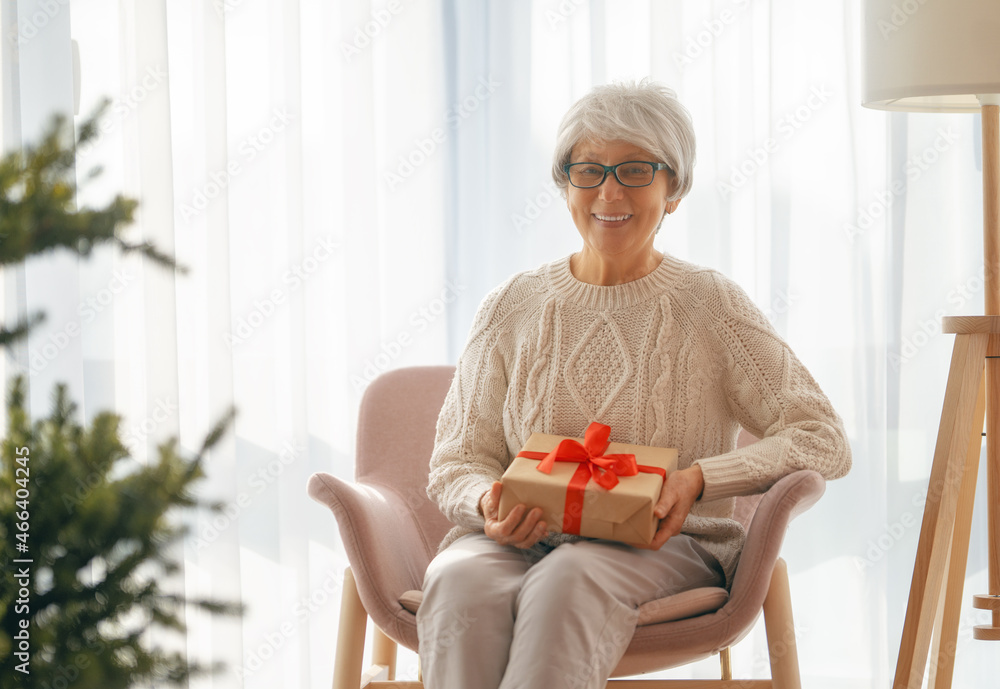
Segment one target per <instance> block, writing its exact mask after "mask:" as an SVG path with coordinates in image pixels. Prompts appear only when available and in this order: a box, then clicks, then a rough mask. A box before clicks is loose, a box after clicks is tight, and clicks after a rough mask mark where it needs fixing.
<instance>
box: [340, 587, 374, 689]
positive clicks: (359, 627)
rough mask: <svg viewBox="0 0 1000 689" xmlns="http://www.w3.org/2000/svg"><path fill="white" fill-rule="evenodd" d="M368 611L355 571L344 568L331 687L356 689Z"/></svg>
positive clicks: (358, 681)
mask: <svg viewBox="0 0 1000 689" xmlns="http://www.w3.org/2000/svg"><path fill="white" fill-rule="evenodd" d="M367 623H368V613H366V612H365V606H364V605H362V603H361V598H360V597H359V596H358V587H357V584H355V583H354V573H353V572H351V568H350V567H348V568H347V569H345V570H344V589H343V592H342V593H341V597H340V627H339V628H338V630H337V655H336V657H335V659H334V661H333V689H358V687H360V686H361V666H362V664H363V662H364V653H365V631H366V626H367Z"/></svg>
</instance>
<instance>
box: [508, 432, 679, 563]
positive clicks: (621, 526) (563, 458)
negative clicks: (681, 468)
mask: <svg viewBox="0 0 1000 689" xmlns="http://www.w3.org/2000/svg"><path fill="white" fill-rule="evenodd" d="M610 434H611V429H610V427H609V426H606V425H604V424H600V423H596V422H595V423H592V424H590V426H589V427H588V428H587V431H586V434H585V436H584V438H568V437H565V436H559V435H547V434H544V433H532V434H531V437H530V438H528V442H526V443H525V444H524V447H523V448H522V450H521V452H519V453H518V455H517V457H515V458H514V461H513V462H511V464H510V466H509V467H508V468H507V471H505V472H504V475H503V477H502V478H501V483H502V484H503V490H502V492H501V494H500V515H499V516H500V519H503V518H504V517H506V516H507V514H508V513H509V512H510V510H511V509H512V508H513V507H514V506H515V505H518V504H521V503H523V504H524V505H525V506H526V507H528V508H529V509H530V508H533V507H540V508H542V511H543V513H544V514H543V515H542V519H543V520H544V521H545V523H546V525H547V526H548V529H549V531H555V532H557V533H570V534H578V535H580V536H588V537H590V538H606V539H611V540H615V541H621V542H623V543H629V544H633V545H648V544H649V543H650V542H651V541H652V540H653V535H654V534H655V533H656V528H657V526H658V522H659V520H658V519H657V518H656V517H655V516H653V507H654V506H655V505H656V501H657V500H659V498H660V489H661V487H662V486H663V481H664V479H665V477H666V474H667V473H669V472H671V471H673V470H674V469H676V468H677V450H675V449H668V448H662V447H647V446H644V445H627V444H625V443H609V442H608V438H609V437H610Z"/></svg>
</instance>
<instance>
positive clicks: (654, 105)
mask: <svg viewBox="0 0 1000 689" xmlns="http://www.w3.org/2000/svg"><path fill="white" fill-rule="evenodd" d="M584 139H594V140H597V141H616V140H621V141H627V142H629V143H630V144H633V145H635V146H638V147H640V148H643V149H645V150H647V151H649V152H650V153H652V154H653V155H654V156H656V157H657V159H658V161H654V162H664V163H666V164H667V165H669V166H670V169H671V170H673V171H674V175H675V179H676V183H675V188H674V190H673V194H671V196H670V197H669V199H668V200H670V201H674V200H676V199H681V198H684V196H685V195H687V193H688V191H690V190H691V181H692V177H693V173H694V160H695V144H694V125H693V124H692V123H691V115H690V113H688V111H687V108H685V107H684V106H683V105H681V102H680V101H678V100H677V94H675V93H674V92H673V91H672V90H671V89H669V88H667V87H666V86H663V85H661V84H657V83H656V82H654V81H651V80H649V79H643V80H642V81H640V82H638V83H636V82H629V81H623V82H615V83H613V84H605V85H603V86H596V87H594V89H593V90H592V91H591V92H590V93H588V94H587V95H586V96H584V97H583V98H581V99H580V100H578V101H577V102H576V103H574V104H573V107H571V108H570V109H569V112H567V113H566V115H565V117H563V120H562V122H561V123H560V124H559V133H558V134H557V137H556V150H555V154H554V155H553V159H552V179H554V180H555V183H556V186H558V187H559V188H560V189H561V190H562V192H563V194H564V195H565V194H566V187H567V185H568V184H569V179H568V178H567V177H566V173H565V172H563V165H566V164H567V163H568V162H569V161H570V156H571V155H572V153H573V147H574V146H576V145H577V144H578V143H580V142H581V141H583V140H584Z"/></svg>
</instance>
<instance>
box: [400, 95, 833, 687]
mask: <svg viewBox="0 0 1000 689" xmlns="http://www.w3.org/2000/svg"><path fill="white" fill-rule="evenodd" d="M694 158H695V145H694V131H693V128H692V125H691V121H690V117H689V115H688V113H687V111H686V110H685V109H684V107H683V106H682V105H681V104H680V103H679V102H678V101H677V99H676V98H675V96H674V94H673V92H672V91H670V90H669V89H666V88H663V87H661V86H657V85H655V84H653V83H649V82H643V83H640V84H638V85H635V84H614V85H609V86H601V87H598V88H595V89H594V90H593V91H592V92H591V93H589V94H588V95H586V96H584V97H583V98H582V99H581V100H580V101H579V102H577V103H576V104H575V105H574V106H573V107H572V108H571V109H570V111H569V112H568V113H567V115H566V117H565V118H564V119H563V122H562V124H561V125H560V128H559V135H558V141H557V145H556V151H555V156H554V164H553V168H552V174H553V177H554V178H555V181H556V184H557V185H558V186H559V187H560V188H561V189H563V190H564V193H565V194H566V203H567V206H568V207H569V211H570V214H571V215H572V217H573V221H574V222H575V224H576V227H577V229H578V230H579V232H580V236H581V238H582V239H583V246H582V247H581V249H580V250H579V251H578V252H577V253H575V254H573V255H571V256H569V257H567V258H563V259H561V260H558V261H555V262H553V263H549V264H547V265H543V266H541V267H540V268H538V269H536V270H532V271H528V272H525V273H521V274H518V275H515V276H514V277H512V278H511V279H509V280H508V281H507V282H506V283H504V284H503V285H501V286H500V287H498V288H497V289H496V290H494V291H493V292H492V293H491V294H489V295H488V296H487V297H486V298H485V300H484V301H483V303H482V305H481V307H480V309H479V312H478V314H477V315H476V319H475V323H474V325H473V328H472V331H471V334H470V336H469V341H468V344H467V345H466V348H465V351H464V352H463V354H462V356H461V358H460V360H459V363H458V368H457V371H456V374H455V378H454V381H453V382H452V385H451V389H450V391H449V392H448V396H447V398H446V401H445V404H444V407H443V408H442V410H441V415H440V418H439V420H438V429H437V439H436V444H435V449H434V453H433V456H432V458H431V471H430V482H429V485H428V488H427V492H428V494H429V495H430V496H431V498H433V499H434V500H436V501H437V503H438V504H439V506H440V507H441V510H442V512H443V513H444V514H445V516H447V517H448V519H449V520H450V521H451V522H452V523H454V524H455V525H456V526H455V528H454V529H452V531H451V532H449V534H448V536H447V537H446V538H445V539H444V541H443V542H442V544H441V549H440V551H439V553H438V555H437V557H435V559H434V560H433V561H432V562H431V564H430V566H429V567H428V569H427V573H426V576H425V580H424V599H423V603H422V605H421V607H420V610H419V613H418V615H417V624H418V631H419V636H420V658H421V663H422V668H423V673H424V677H425V681H426V685H427V686H428V687H429V689H449V688H451V687H455V688H459V687H460V688H462V689H471V688H484V689H485V688H489V689H493V688H494V687H502V688H503V689H514V688H516V689H526V688H530V687H545V688H546V689H553V688H555V687H575V688H579V689H582V688H584V687H594V688H595V689H596V688H597V687H604V685H605V682H606V681H607V678H608V677H609V676H610V674H611V672H612V671H613V670H614V668H615V666H616V665H617V663H618V661H619V659H620V658H621V656H622V654H623V653H624V651H625V648H626V647H627V646H628V643H629V640H630V639H631V637H632V632H633V631H634V629H635V623H636V619H637V614H638V613H637V608H638V606H639V605H641V604H642V603H643V602H646V601H648V600H653V599H656V598H660V597H663V596H666V595H670V594H673V593H678V592H680V591H683V590H686V589H690V588H695V587H701V586H728V585H729V584H730V582H731V577H732V575H733V571H734V570H735V567H736V561H737V558H738V556H739V552H740V548H741V546H742V543H743V537H744V533H743V530H742V528H741V527H740V525H739V523H738V522H736V521H734V520H733V519H732V515H733V507H734V500H733V498H734V497H735V496H738V495H747V494H752V493H758V492H762V491H765V490H767V488H769V487H770V486H771V485H772V484H773V483H775V482H776V481H777V480H778V479H779V478H781V477H782V476H784V475H785V474H788V473H789V472H792V471H795V470H798V469H815V470H817V471H819V472H820V473H821V474H823V475H824V476H825V477H826V478H828V479H832V478H837V477H840V476H843V475H844V474H845V473H847V471H848V469H849V468H850V464H851V459H850V450H849V448H848V444H847V440H846V435H845V432H844V429H843V424H842V422H841V420H840V418H839V417H838V416H837V414H836V412H835V411H834V410H833V408H832V407H831V405H830V402H829V401H828V400H827V398H826V396H825V395H824V394H823V392H822V391H821V390H820V389H819V387H818V386H817V385H816V383H815V381H814V380H813V378H812V377H811V376H810V375H809V372H808V371H806V369H805V368H804V367H803V366H802V364H801V363H800V362H799V361H798V359H797V358H796V357H795V355H794V354H793V353H792V352H791V350H790V349H789V348H788V346H787V345H786V344H785V343H784V342H783V341H782V340H781V339H780V338H779V337H778V335H777V334H776V333H775V332H774V330H773V329H772V328H771V325H770V323H769V322H768V319H767V318H766V317H765V316H764V315H763V314H762V313H761V311H760V310H759V309H758V308H757V307H756V306H754V304H753V303H752V302H751V300H750V299H749V298H748V297H747V295H746V294H745V293H744V292H743V291H742V290H741V289H740V288H739V287H737V286H736V284H734V283H733V282H732V281H730V280H728V279H726V278H725V277H723V276H722V275H720V274H719V273H717V272H715V271H712V270H709V269H705V268H699V267H697V266H694V265H691V264H689V263H685V262H684V261H681V260H679V259H676V258H673V257H671V256H666V255H664V254H662V253H660V252H659V251H657V250H656V248H655V247H654V246H653V239H654V237H655V236H656V233H657V232H658V231H659V229H660V226H661V224H662V223H663V221H664V219H665V218H666V217H667V216H668V215H670V214H671V213H673V212H674V211H675V210H676V209H677V206H678V204H679V203H680V201H681V199H683V198H684V196H685V195H686V194H687V193H688V191H689V189H690V188H691V178H692V167H693V165H694ZM592 421H600V422H602V423H604V424H607V425H609V426H610V427H611V429H612V430H611V440H613V441H618V442H625V443H633V444H639V445H653V446H659V447H673V448H677V449H678V452H679V460H678V470H677V471H675V472H674V473H672V474H670V475H669V477H668V480H667V481H666V482H665V483H664V485H663V489H662V492H661V494H660V499H659V501H658V502H657V504H656V506H655V508H654V514H655V515H656V516H657V517H658V518H659V519H660V522H659V528H658V530H657V532H656V536H655V538H654V540H653V543H652V544H651V546H650V547H649V549H638V548H635V547H632V546H628V545H624V544H620V543H615V542H612V541H605V540H594V539H586V538H581V537H578V536H569V535H565V534H549V533H548V532H547V527H548V525H547V524H545V523H544V522H542V521H541V520H540V510H538V509H537V508H536V509H532V510H528V509H527V508H525V506H523V505H519V506H518V507H516V508H514V509H513V510H512V511H511V512H510V514H509V515H508V516H507V517H506V518H505V519H503V520H500V519H498V511H497V507H498V504H499V498H500V490H501V489H500V483H499V478H500V476H501V475H502V474H503V471H504V469H505V468H506V467H507V465H508V464H509V463H510V461H511V458H512V457H514V456H515V455H516V454H517V452H518V451H519V450H520V448H521V446H522V445H523V444H524V442H525V441H526V440H527V439H528V436H530V435H531V433H532V432H542V433H551V434H555V435H566V436H581V435H583V431H584V429H585V428H586V427H587V425H588V424H589V423H590V422H592ZM741 426H742V427H743V428H746V429H748V430H749V431H750V432H751V433H753V434H754V435H756V436H757V437H759V438H762V440H761V441H760V442H759V443H756V444H754V445H753V446H752V447H749V448H744V449H742V450H736V449H735V447H736V437H737V434H738V432H739V428H740V427H741Z"/></svg>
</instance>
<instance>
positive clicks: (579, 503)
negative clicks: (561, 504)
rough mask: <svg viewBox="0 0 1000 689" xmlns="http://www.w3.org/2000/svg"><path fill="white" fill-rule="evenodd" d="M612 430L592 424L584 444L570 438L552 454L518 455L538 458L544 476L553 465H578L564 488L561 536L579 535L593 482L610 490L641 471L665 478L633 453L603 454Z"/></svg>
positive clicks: (664, 473)
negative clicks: (621, 478) (585, 498)
mask: <svg viewBox="0 0 1000 689" xmlns="http://www.w3.org/2000/svg"><path fill="white" fill-rule="evenodd" d="M610 437H611V427H610V426H606V425H604V424H603V423H598V422H596V421H594V422H593V423H591V424H590V425H589V426H588V427H587V431H586V433H585V434H584V437H583V444H582V445H581V444H580V442H579V441H577V440H574V439H572V438H566V439H565V440H562V441H560V442H559V445H557V446H556V448H555V449H554V450H552V451H551V452H548V453H545V452H530V451H528V452H525V451H524V450H522V451H521V452H520V453H519V454H518V455H517V456H518V457H526V458H528V459H540V460H542V461H541V462H539V464H538V467H537V469H538V470H539V471H541V472H542V473H545V474H551V473H552V467H553V466H554V465H555V463H556V462H578V463H579V464H580V466H579V467H577V470H576V471H575V472H574V473H573V477H572V478H570V481H569V485H568V486H567V488H566V507H565V509H564V510H563V525H562V531H563V533H568V534H579V533H580V521H581V517H582V515H583V496H584V489H585V488H586V487H587V484H588V483H589V482H590V479H594V482H595V483H597V485H599V486H601V487H602V488H606V489H608V490H611V489H612V488H614V487H615V486H617V485H618V477H619V476H635V475H636V474H638V473H639V472H640V471H641V472H643V473H649V474H659V475H660V476H661V477H663V478H666V472H665V471H664V470H663V469H661V468H660V467H654V466H646V465H643V464H638V463H637V462H636V461H635V455H634V454H614V455H605V454H604V453H605V452H606V451H607V449H608V445H610V442H609V440H608V439H609V438H610Z"/></svg>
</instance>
